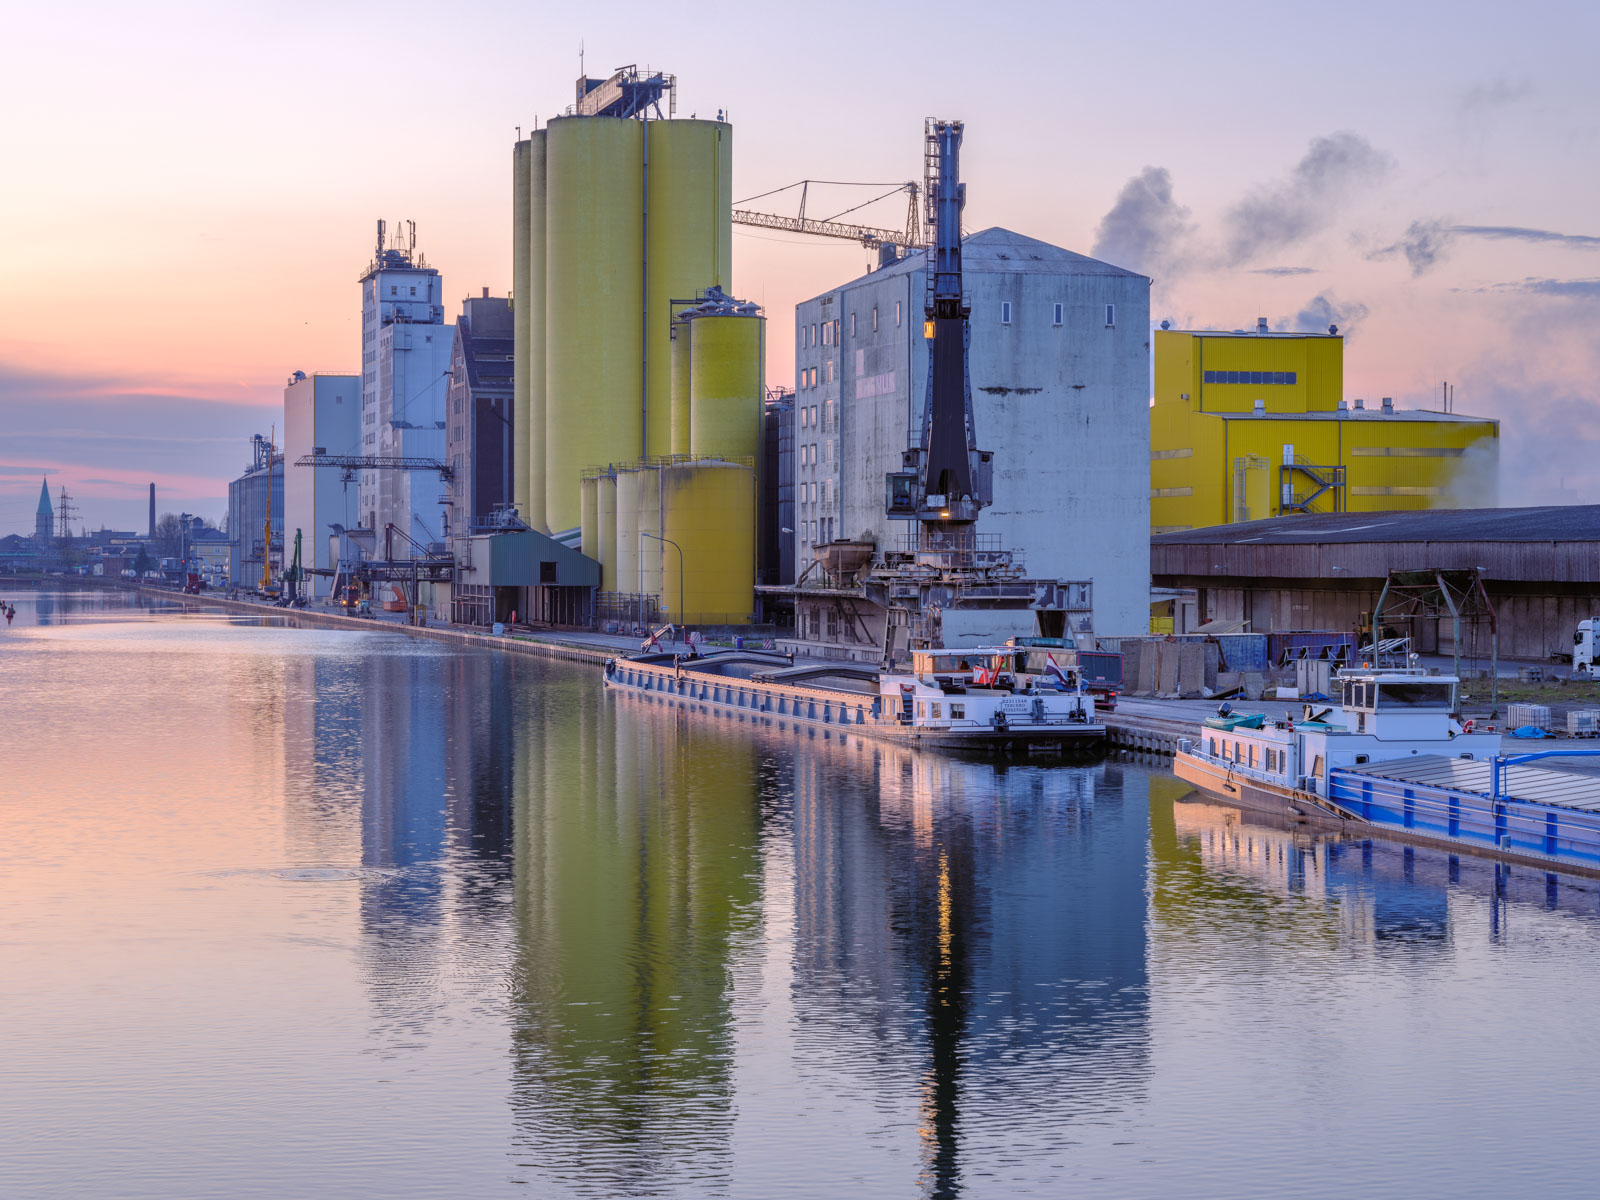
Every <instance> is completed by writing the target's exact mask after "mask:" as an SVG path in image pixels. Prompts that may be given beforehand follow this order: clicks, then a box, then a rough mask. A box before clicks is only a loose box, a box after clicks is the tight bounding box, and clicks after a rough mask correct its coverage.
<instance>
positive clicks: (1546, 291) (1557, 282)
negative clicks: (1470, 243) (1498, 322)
mask: <svg viewBox="0 0 1600 1200" xmlns="http://www.w3.org/2000/svg"><path fill="white" fill-rule="evenodd" d="M1457 290H1462V291H1472V292H1491V293H1492V292H1499V293H1505V292H1512V293H1516V294H1519V295H1523V296H1555V297H1557V298H1558V299H1562V300H1600V279H1593V278H1591V279H1537V278H1534V277H1531V276H1530V277H1529V278H1527V279H1518V280H1515V281H1512V282H1508V283H1494V284H1490V285H1489V286H1488V287H1482V288H1465V289H1457Z"/></svg>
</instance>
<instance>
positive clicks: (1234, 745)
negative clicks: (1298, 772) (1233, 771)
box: [1209, 738, 1289, 775]
mask: <svg viewBox="0 0 1600 1200" xmlns="http://www.w3.org/2000/svg"><path fill="white" fill-rule="evenodd" d="M1210 743H1211V744H1210V746H1209V749H1210V751H1211V757H1212V758H1220V759H1221V760H1222V761H1223V762H1231V763H1238V764H1239V765H1240V766H1241V767H1250V768H1252V769H1254V768H1255V766H1256V744H1255V743H1254V742H1230V741H1228V739H1227V738H1223V739H1222V746H1221V753H1220V754H1219V753H1218V746H1217V739H1216V738H1211V739H1210ZM1261 769H1262V770H1264V771H1269V772H1273V773H1275V774H1279V775H1281V774H1283V773H1284V772H1285V771H1287V770H1288V769H1289V752H1288V751H1287V750H1279V749H1276V748H1275V747H1272V746H1265V747H1262V753H1261Z"/></svg>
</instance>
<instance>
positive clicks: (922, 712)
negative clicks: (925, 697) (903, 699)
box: [917, 703, 928, 717]
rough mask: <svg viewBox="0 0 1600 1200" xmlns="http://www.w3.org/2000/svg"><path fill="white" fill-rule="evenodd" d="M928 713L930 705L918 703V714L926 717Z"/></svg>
mask: <svg viewBox="0 0 1600 1200" xmlns="http://www.w3.org/2000/svg"><path fill="white" fill-rule="evenodd" d="M927 715H928V706H927V705H926V704H922V703H918V705H917V716H919V717H925V716H927Z"/></svg>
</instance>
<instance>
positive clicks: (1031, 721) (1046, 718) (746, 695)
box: [605, 646, 1106, 754]
mask: <svg viewBox="0 0 1600 1200" xmlns="http://www.w3.org/2000/svg"><path fill="white" fill-rule="evenodd" d="M1029 660H1030V655H1029V653H1028V652H1027V651H1026V650H1025V649H1022V648H1019V647H1014V646H986V647H975V648H971V649H965V650H947V649H936V650H917V651H914V652H913V653H912V655H911V663H910V667H909V669H908V670H903V671H874V670H870V669H868V668H865V667H859V666H852V665H850V664H844V663H808V664H805V665H801V666H796V665H795V664H794V663H793V661H792V660H791V659H790V658H789V657H788V656H786V655H781V654H772V653H763V652H761V651H739V650H734V651H726V652H720V653H715V654H709V655H706V656H704V657H695V658H689V657H685V656H683V655H681V654H671V653H656V654H641V655H638V656H636V657H632V658H615V659H611V660H610V661H608V662H607V663H606V668H605V682H606V687H607V688H610V689H614V690H616V691H618V692H622V693H633V694H640V695H648V696H653V697H656V698H659V699H663V700H667V701H673V702H678V703H683V704H691V705H697V706H702V707H704V708H706V709H709V710H721V711H724V712H730V713H738V714H740V715H741V716H746V715H747V716H751V717H754V718H757V719H762V720H767V721H773V722H791V721H792V722H794V723H796V724H799V725H810V726H815V727H821V728H824V729H829V730H837V731H838V732H840V733H853V734H857V735H859V736H861V737H872V738H880V739H883V740H886V741H895V742H901V743H904V744H909V745H914V746H923V747H928V748H930V749H938V750H962V751H972V752H979V753H998V754H1011V753H1024V754H1038V753H1043V754H1050V753H1056V754H1062V753H1074V752H1077V753H1082V752H1086V751H1094V750H1098V749H1101V748H1103V747H1104V745H1105V739H1106V728H1105V726H1104V725H1103V724H1101V723H1100V722H1099V721H1097V720H1096V719H1095V698H1094V696H1093V695H1092V694H1090V693H1089V692H1088V691H1087V690H1086V689H1085V688H1084V686H1083V680H1082V678H1081V676H1080V675H1079V674H1078V672H1077V670H1076V668H1073V667H1066V668H1062V667H1056V666H1055V665H1054V664H1053V663H1047V668H1048V669H1047V671H1046V672H1044V673H1033V672H1031V671H1029V669H1028V666H1029Z"/></svg>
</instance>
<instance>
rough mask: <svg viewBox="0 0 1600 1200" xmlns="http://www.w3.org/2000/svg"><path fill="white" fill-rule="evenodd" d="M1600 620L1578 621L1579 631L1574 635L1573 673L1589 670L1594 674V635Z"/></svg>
mask: <svg viewBox="0 0 1600 1200" xmlns="http://www.w3.org/2000/svg"><path fill="white" fill-rule="evenodd" d="M1596 626H1600V621H1596V620H1593V619H1591V620H1587V621H1579V622H1578V632H1576V633H1574V634H1573V635H1572V673H1573V674H1574V675H1576V674H1577V673H1578V672H1579V671H1587V672H1588V673H1589V674H1591V675H1592V674H1594V637H1595V632H1596Z"/></svg>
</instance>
